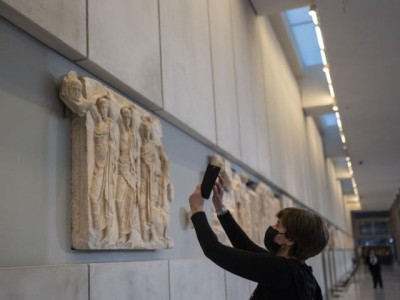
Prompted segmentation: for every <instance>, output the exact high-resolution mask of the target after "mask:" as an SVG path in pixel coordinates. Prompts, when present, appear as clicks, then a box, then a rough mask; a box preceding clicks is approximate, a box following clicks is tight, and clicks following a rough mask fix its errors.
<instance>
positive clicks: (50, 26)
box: [0, 0, 86, 60]
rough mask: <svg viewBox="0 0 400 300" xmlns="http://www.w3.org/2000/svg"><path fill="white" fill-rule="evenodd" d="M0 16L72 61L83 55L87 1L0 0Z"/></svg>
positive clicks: (84, 49)
mask: <svg viewBox="0 0 400 300" xmlns="http://www.w3.org/2000/svg"><path fill="white" fill-rule="evenodd" d="M0 14H1V15H2V16H4V17H5V18H6V19H8V20H10V21H11V22H12V23H14V24H16V25H17V26H19V27H21V28H22V29H23V30H25V31H27V32H28V33H30V34H32V35H33V36H34V37H35V38H37V39H39V40H41V41H42V42H43V43H45V44H46V45H48V46H49V47H50V48H53V49H55V50H56V51H58V52H60V53H61V54H63V55H65V56H67V57H68V58H69V59H71V60H77V59H82V58H84V57H85V56H86V0H68V1H65V0H35V1H25V0H0Z"/></svg>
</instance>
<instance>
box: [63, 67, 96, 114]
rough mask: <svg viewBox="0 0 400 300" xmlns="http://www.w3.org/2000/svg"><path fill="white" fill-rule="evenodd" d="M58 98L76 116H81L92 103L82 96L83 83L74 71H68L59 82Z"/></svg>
mask: <svg viewBox="0 0 400 300" xmlns="http://www.w3.org/2000/svg"><path fill="white" fill-rule="evenodd" d="M60 98H61V100H63V102H64V103H65V104H66V105H67V106H68V107H69V108H70V109H71V110H72V111H73V112H74V113H76V114H77V115H78V116H80V117H83V116H84V115H85V114H86V113H87V112H88V110H89V109H90V107H92V105H93V103H92V102H91V101H89V100H88V99H86V98H85V97H84V96H83V84H82V82H81V81H80V80H79V78H78V76H77V74H76V72H75V71H69V72H68V74H67V75H66V76H64V78H63V80H62V82H61V88H60Z"/></svg>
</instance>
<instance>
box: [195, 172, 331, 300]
mask: <svg viewBox="0 0 400 300" xmlns="http://www.w3.org/2000/svg"><path fill="white" fill-rule="evenodd" d="M204 201H205V200H204V199H203V198H202V197H201V190H200V185H198V186H197V187H196V188H195V190H194V192H193V193H192V194H191V195H190V197H189V204H190V208H191V211H192V213H193V215H192V223H193V226H194V228H195V231H196V235H197V238H198V240H199V243H200V246H201V248H202V249H203V252H204V254H205V255H206V257H208V258H209V259H210V260H211V261H213V262H214V263H216V264H217V265H218V266H220V267H221V268H223V269H225V270H227V271H229V272H231V273H233V274H235V275H237V276H240V277H243V278H245V279H248V280H251V281H254V282H257V283H258V285H257V288H256V289H255V290H254V292H253V294H252V295H251V297H250V299H252V300H256V299H276V300H285V299H288V300H295V299H298V300H303V299H304V300H311V299H318V300H320V299H322V293H321V289H320V287H319V285H318V282H317V281H316V279H315V277H314V275H313V274H312V270H311V267H309V266H307V265H306V264H305V262H304V261H305V260H306V259H308V258H310V257H312V256H315V255H317V254H319V253H320V252H321V251H322V250H323V249H324V248H325V246H326V245H327V243H328V239H329V234H328V229H327V227H326V224H325V223H324V221H323V220H322V218H321V217H320V216H319V215H317V214H316V213H315V212H313V211H310V210H304V209H298V208H285V209H283V210H281V211H280V212H279V213H278V214H277V218H278V220H277V222H276V224H275V225H272V226H269V227H268V229H267V231H266V233H265V241H264V242H265V246H266V248H267V249H268V250H266V249H264V248H262V247H259V246H258V245H256V244H255V243H254V242H252V241H251V240H250V239H249V238H248V236H247V235H246V233H245V232H244V231H243V230H242V229H241V228H240V227H239V225H238V224H237V223H236V221H235V220H234V219H233V217H232V215H231V214H230V212H229V211H228V210H227V209H226V207H225V206H224V204H223V180H222V179H221V178H219V179H218V181H217V183H216V185H215V186H214V189H213V197H212V201H213V204H214V207H215V209H216V213H217V215H218V219H219V221H220V223H221V225H222V227H223V228H224V231H225V232H226V234H227V236H228V238H229V240H230V241H231V243H232V245H233V247H229V246H225V245H223V244H221V243H220V242H219V241H218V239H217V237H216V235H215V234H214V232H213V231H212V229H211V227H210V225H209V223H208V221H207V217H206V214H205V212H204Z"/></svg>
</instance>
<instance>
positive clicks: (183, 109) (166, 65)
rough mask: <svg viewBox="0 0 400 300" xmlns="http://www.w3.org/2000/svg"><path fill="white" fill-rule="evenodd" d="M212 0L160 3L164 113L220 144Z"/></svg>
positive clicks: (172, 0) (184, 0)
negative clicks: (212, 36)
mask: <svg viewBox="0 0 400 300" xmlns="http://www.w3.org/2000/svg"><path fill="white" fill-rule="evenodd" d="M207 4H208V1H207V0H199V1H186V0H171V1H160V28H161V55H162V85H163V99H164V102H163V104H164V106H163V110H162V111H159V113H160V114H161V115H163V116H164V117H165V118H167V119H170V120H171V119H172V122H174V123H175V122H178V123H179V124H181V126H184V127H185V128H186V129H187V130H189V131H194V132H195V133H197V134H200V135H201V136H202V137H204V138H206V139H207V140H208V141H210V142H212V143H214V144H215V143H216V129H215V128H216V126H215V106H214V96H213V81H212V80H213V79H212V66H211V48H210V34H209V33H210V30H209V22H208V5H207Z"/></svg>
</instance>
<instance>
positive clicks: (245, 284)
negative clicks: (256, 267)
mask: <svg viewBox="0 0 400 300" xmlns="http://www.w3.org/2000/svg"><path fill="white" fill-rule="evenodd" d="M254 285H255V283H252V282H251V281H248V280H245V279H243V278H241V277H238V276H236V275H234V274H232V273H226V299H229V300H243V299H249V298H250V296H251V294H252V293H253V291H254V289H255V286H254Z"/></svg>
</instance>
